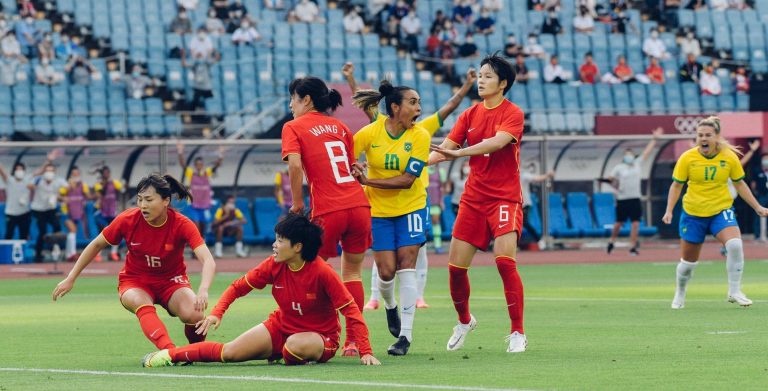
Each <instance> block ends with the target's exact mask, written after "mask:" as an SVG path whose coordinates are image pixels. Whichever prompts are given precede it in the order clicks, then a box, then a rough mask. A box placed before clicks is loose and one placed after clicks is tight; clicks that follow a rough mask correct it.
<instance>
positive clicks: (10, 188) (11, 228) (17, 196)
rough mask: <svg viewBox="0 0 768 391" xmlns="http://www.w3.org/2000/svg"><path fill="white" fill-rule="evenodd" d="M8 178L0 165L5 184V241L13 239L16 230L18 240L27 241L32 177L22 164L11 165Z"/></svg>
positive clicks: (30, 221)
mask: <svg viewBox="0 0 768 391" xmlns="http://www.w3.org/2000/svg"><path fill="white" fill-rule="evenodd" d="M11 174H12V175H11V176H9V175H8V174H7V173H6V172H5V170H4V169H3V166H1V165H0V178H2V180H3V183H4V184H5V239H8V240H10V239H13V235H14V233H15V231H16V228H17V227H18V228H19V239H21V240H27V239H29V226H30V224H31V223H32V213H31V212H30V210H29V199H30V196H31V191H32V189H34V188H35V187H34V184H33V183H32V176H30V175H28V174H27V172H26V166H24V163H21V162H18V163H16V164H14V165H13V171H12V172H11Z"/></svg>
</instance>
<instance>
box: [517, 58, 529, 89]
mask: <svg viewBox="0 0 768 391" xmlns="http://www.w3.org/2000/svg"><path fill="white" fill-rule="evenodd" d="M514 67H515V83H522V84H526V83H528V79H529V78H530V74H529V73H528V66H527V65H525V56H524V55H523V54H522V53H518V54H517V55H516V56H515V64H514Z"/></svg>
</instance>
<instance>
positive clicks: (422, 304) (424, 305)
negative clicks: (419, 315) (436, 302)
mask: <svg viewBox="0 0 768 391" xmlns="http://www.w3.org/2000/svg"><path fill="white" fill-rule="evenodd" d="M416 308H429V304H427V302H426V301H424V299H416Z"/></svg>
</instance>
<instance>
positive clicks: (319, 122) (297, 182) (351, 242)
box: [282, 76, 372, 356]
mask: <svg viewBox="0 0 768 391" xmlns="http://www.w3.org/2000/svg"><path fill="white" fill-rule="evenodd" d="M288 92H289V93H290V95H291V102H290V108H291V112H292V113H293V117H294V119H293V120H292V121H288V122H287V123H286V124H285V125H284V126H283V133H282V140H283V151H282V155H283V160H285V161H287V162H288V174H289V177H290V181H291V194H292V197H293V206H291V209H290V212H291V213H302V212H303V211H304V196H303V195H302V182H303V177H304V175H305V174H306V176H307V182H308V183H309V193H310V206H311V212H312V215H311V219H312V221H314V222H316V223H317V224H319V225H320V226H321V227H322V228H323V232H324V234H323V245H322V247H321V248H320V252H319V254H320V257H322V258H323V259H328V258H333V257H335V256H337V255H338V253H337V244H338V243H339V242H341V249H342V255H341V279H342V280H343V281H344V286H346V287H347V290H349V292H350V293H351V294H352V297H353V298H354V299H355V303H356V304H357V306H358V307H359V308H363V304H364V303H365V291H364V290H363V276H362V264H363V258H364V257H365V250H367V249H368V247H370V246H371V242H372V237H371V207H370V204H369V203H368V199H367V198H366V197H365V193H364V192H363V187H362V186H361V185H360V183H358V182H357V180H356V179H355V178H354V177H352V175H351V173H350V167H351V166H352V163H354V162H355V154H354V150H355V149H354V140H353V138H352V132H350V131H349V128H347V126H346V125H344V124H343V123H342V122H341V121H339V120H337V119H335V118H333V117H330V116H328V115H326V114H325V113H326V112H328V111H333V110H336V108H337V107H338V106H340V105H341V95H340V94H339V92H338V91H336V90H333V89H332V90H329V89H328V87H327V86H326V85H325V83H324V82H323V81H322V80H320V79H318V78H316V77H311V76H308V77H302V78H298V79H295V80H293V81H292V82H291V84H290V85H289V86H288ZM354 342H356V341H355V340H354V339H350V338H347V343H345V346H344V349H343V351H342V354H343V355H344V356H357V355H358V351H357V350H356V349H357V348H356V347H355V346H354Z"/></svg>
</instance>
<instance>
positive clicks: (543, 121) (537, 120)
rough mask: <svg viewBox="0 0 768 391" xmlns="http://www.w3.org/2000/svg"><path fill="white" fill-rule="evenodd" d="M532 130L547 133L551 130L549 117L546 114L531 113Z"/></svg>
mask: <svg viewBox="0 0 768 391" xmlns="http://www.w3.org/2000/svg"><path fill="white" fill-rule="evenodd" d="M531 130H533V131H535V132H546V131H548V130H549V122H547V115H546V114H545V113H543V112H533V113H531Z"/></svg>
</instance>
